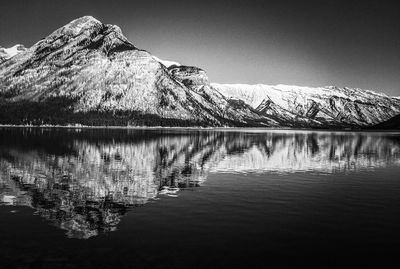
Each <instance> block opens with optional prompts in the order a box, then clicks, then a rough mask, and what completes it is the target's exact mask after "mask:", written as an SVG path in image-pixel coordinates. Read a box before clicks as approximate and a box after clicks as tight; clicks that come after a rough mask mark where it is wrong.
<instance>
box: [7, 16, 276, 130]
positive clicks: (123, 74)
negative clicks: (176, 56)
mask: <svg viewBox="0 0 400 269" xmlns="http://www.w3.org/2000/svg"><path fill="white" fill-rule="evenodd" d="M168 66H169V67H168ZM199 70H200V69H198V68H190V67H186V66H180V65H176V64H173V65H170V62H166V61H162V60H159V59H158V58H156V57H154V56H152V55H151V54H150V53H148V52H147V51H144V50H141V49H138V48H136V47H135V46H134V45H133V44H132V43H131V42H130V41H129V40H128V39H127V38H126V37H125V36H124V35H123V34H122V31H121V29H120V28H119V27H118V26H115V25H109V24H103V23H101V22H99V21H98V20H96V19H95V18H93V17H90V16H86V17H82V18H79V19H77V20H74V21H72V22H71V23H69V24H67V25H65V26H63V27H61V28H59V29H58V30H56V31H55V32H53V33H52V34H50V35H49V36H48V37H46V38H44V39H42V40H40V41H39V42H38V43H36V44H35V45H33V46H32V47H31V48H29V49H28V50H26V51H24V52H21V53H19V54H17V55H16V56H14V57H12V58H10V59H8V60H6V61H5V62H3V63H2V64H1V65H0V98H1V100H0V102H1V104H2V105H1V107H0V109H1V111H0V113H1V117H0V118H1V121H2V122H1V123H19V124H21V123H23V124H26V123H32V124H42V123H52V124H68V123H82V124H88V125H107V124H111V125H197V126H199V125H202V126H223V125H238V124H239V125H246V124H248V121H252V122H254V121H260V122H265V125H268V124H269V122H270V120H269V119H268V117H265V116H259V115H258V114H257V113H252V112H249V111H248V108H235V107H232V106H231V105H230V103H229V101H228V100H227V99H226V98H225V97H224V96H222V95H221V94H219V93H218V92H216V91H214V90H212V89H211V87H210V86H209V84H203V85H197V84H196V85H194V84H193V83H192V82H195V81H197V82H200V81H201V82H205V81H208V79H207V78H206V75H205V72H199ZM190 81H192V82H190ZM188 83H189V84H190V85H189V84H188ZM203 88H204V90H203ZM271 122H272V121H271Z"/></svg>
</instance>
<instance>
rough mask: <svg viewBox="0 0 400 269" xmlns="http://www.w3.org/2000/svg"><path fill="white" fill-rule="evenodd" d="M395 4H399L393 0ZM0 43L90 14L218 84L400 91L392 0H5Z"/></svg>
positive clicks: (28, 40) (399, 27)
mask: <svg viewBox="0 0 400 269" xmlns="http://www.w3.org/2000/svg"><path fill="white" fill-rule="evenodd" d="M392 2H394V1H392ZM0 14H1V15H0V46H3V47H8V46H12V45H14V44H16V43H21V44H24V45H25V46H31V45H32V44H34V43H35V42H36V41H38V40H39V39H40V38H42V37H44V36H47V35H48V34H49V33H51V32H52V31H53V30H55V29H56V28H58V27H61V26H62V25H64V24H66V23H68V22H69V21H71V20H73V19H75V18H77V17H80V16H83V15H92V16H94V17H96V18H97V19H99V20H100V21H102V22H103V23H110V24H116V25H118V26H120V27H121V28H122V31H123V32H124V34H125V35H126V36H127V37H128V38H129V39H130V40H131V41H132V43H133V44H134V45H135V46H137V47H139V48H142V49H146V50H148V51H149V52H151V53H153V54H154V55H156V56H158V57H160V58H163V59H165V60H175V61H179V62H181V63H183V64H186V65H195V66H198V67H201V68H203V69H205V70H206V71H207V73H208V75H209V77H210V79H211V81H213V82H220V83H248V84H257V83H262V84H295V85H306V86H325V85H336V86H349V87H358V88H364V89H372V90H377V91H381V92H385V93H387V94H390V95H400V9H399V8H398V7H396V6H395V5H391V4H390V2H389V1H384V0H380V1H362V0H359V1H352V0H347V1H342V0H319V1H316V0H315V1H311V0H302V1H300V0H297V1H287V0H276V1H267V0H264V1H257V0H254V1H250V0H247V1H239V0H231V1H217V0H214V1H208V0H196V1H192V0H185V1H178V0H163V1H155V0H141V1H133V0H131V1H120V0H97V1H82V0H81V1H76V0H68V1H66V0H40V1H39V0H38V1H36V0H35V1H33V0H26V1H22V0H9V1H0Z"/></svg>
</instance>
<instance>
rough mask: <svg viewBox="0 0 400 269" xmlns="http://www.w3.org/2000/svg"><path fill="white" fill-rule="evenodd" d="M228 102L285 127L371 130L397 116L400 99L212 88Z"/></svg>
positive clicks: (349, 92) (330, 91)
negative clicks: (245, 106) (247, 107)
mask: <svg viewBox="0 0 400 269" xmlns="http://www.w3.org/2000/svg"><path fill="white" fill-rule="evenodd" d="M212 86H213V87H214V88H216V89H217V90H218V91H220V92H221V93H222V94H224V95H225V96H226V97H228V98H232V99H238V100H243V101H244V102H246V103H247V104H249V105H251V107H252V108H254V109H255V110H256V111H258V112H259V113H261V114H264V115H268V116H270V117H273V118H274V119H276V120H277V121H279V122H280V123H281V124H282V125H286V126H298V125H302V126H312V127H319V126H320V127H324V126H337V127H353V126H359V127H363V126H371V125H374V124H377V123H379V122H383V121H386V120H388V119H390V118H392V117H394V116H395V115H398V114H399V113H400V99H399V98H395V97H389V96H387V95H385V94H381V93H376V92H373V91H367V90H361V89H351V88H338V87H316V88H312V87H299V86H289V85H276V86H269V85H240V84H237V85H227V84H225V85H223V84H222V85H221V84H212Z"/></svg>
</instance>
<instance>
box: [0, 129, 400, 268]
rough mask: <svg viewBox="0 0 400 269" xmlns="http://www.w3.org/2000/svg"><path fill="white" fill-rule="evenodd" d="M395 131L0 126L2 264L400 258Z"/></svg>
mask: <svg viewBox="0 0 400 269" xmlns="http://www.w3.org/2000/svg"><path fill="white" fill-rule="evenodd" d="M399 173H400V137H399V133H377V132H369V133H362V132H328V131H323V132H322V131H321V132H314V131H271V130H255V129H252V130H240V129H237V130H229V131H224V130H184V129H160V130H158V129H150V130H126V129H120V130H115V129H114V130H112V129H54V128H51V129H50V128H49V129H44V128H2V129H0V219H1V221H0V253H2V258H1V260H0V268H3V267H4V268H83V267H86V268H134V267H136V268H183V267H185V268H237V267H242V268H249V267H256V266H257V267H267V266H269V265H270V266H273V268H276V267H285V266H288V265H290V266H307V267H319V268H321V267H324V268H325V267H343V266H346V265H351V266H364V265H371V264H375V265H380V267H382V266H383V265H390V264H391V265H396V264H397V265H398V264H399V262H398V261H397V259H396V255H397V253H398V251H399V243H400V231H399V225H400V221H399V217H398V214H399V212H400V181H399V179H398V178H399V176H398V175H399Z"/></svg>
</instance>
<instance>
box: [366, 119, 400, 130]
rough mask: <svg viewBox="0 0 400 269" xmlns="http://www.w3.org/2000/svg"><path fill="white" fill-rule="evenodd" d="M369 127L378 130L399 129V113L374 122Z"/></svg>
mask: <svg viewBox="0 0 400 269" xmlns="http://www.w3.org/2000/svg"><path fill="white" fill-rule="evenodd" d="M370 128H371V129H378V130H400V115H397V116H394V117H393V118H391V119H389V120H387V121H384V122H381V123H379V124H376V125H374V126H372V127H370Z"/></svg>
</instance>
